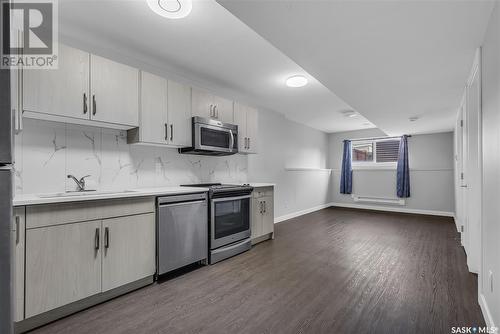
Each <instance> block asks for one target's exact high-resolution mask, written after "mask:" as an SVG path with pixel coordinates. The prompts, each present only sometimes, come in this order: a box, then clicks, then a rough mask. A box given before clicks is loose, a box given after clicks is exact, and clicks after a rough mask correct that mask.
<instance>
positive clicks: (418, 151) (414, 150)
mask: <svg viewBox="0 0 500 334" xmlns="http://www.w3.org/2000/svg"><path fill="white" fill-rule="evenodd" d="M384 135H385V134H384V133H383V132H382V131H380V130H378V129H369V130H359V131H350V132H342V133H334V134H331V135H330V138H329V145H330V162H329V166H330V168H332V169H333V171H332V201H333V202H334V203H337V204H339V205H349V206H357V205H358V204H359V205H361V206H371V207H377V208H386V209H387V208H392V209H394V210H399V211H405V210H410V211H413V212H422V213H426V212H427V213H436V214H445V215H450V216H451V215H453V212H454V206H455V203H454V179H453V175H454V166H453V133H452V132H446V133H435V134H425V135H414V136H412V137H411V138H409V139H408V145H409V162H410V183H411V197H410V198H407V199H406V204H405V205H404V206H399V205H394V204H392V205H386V204H378V203H361V202H359V203H358V202H354V200H353V199H352V197H351V195H344V194H340V191H339V188H340V171H341V165H342V150H343V143H342V141H343V140H344V139H355V138H368V137H377V136H384ZM353 194H356V195H360V196H372V197H385V198H397V196H396V170H395V168H393V169H388V168H386V169H369V170H366V169H363V170H356V169H354V171H353Z"/></svg>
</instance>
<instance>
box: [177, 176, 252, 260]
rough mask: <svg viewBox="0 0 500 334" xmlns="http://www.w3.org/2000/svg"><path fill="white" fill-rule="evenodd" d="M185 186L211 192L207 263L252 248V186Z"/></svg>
mask: <svg viewBox="0 0 500 334" xmlns="http://www.w3.org/2000/svg"><path fill="white" fill-rule="evenodd" d="M185 186H190V187H206V188H209V189H210V191H209V193H208V198H209V210H208V211H209V215H208V220H209V238H208V239H209V263H210V264H212V263H216V262H219V261H221V260H224V259H227V258H228V257H231V256H234V255H236V254H239V253H242V252H244V251H246V250H249V249H250V248H251V240H250V234H251V232H250V217H251V213H250V206H251V204H250V200H251V194H252V191H253V187H251V186H249V185H230V184H220V183H208V184H194V185H193V184H190V185H185Z"/></svg>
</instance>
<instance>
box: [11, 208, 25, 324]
mask: <svg viewBox="0 0 500 334" xmlns="http://www.w3.org/2000/svg"><path fill="white" fill-rule="evenodd" d="M12 221H13V225H12V258H13V261H12V263H13V270H12V276H13V277H12V282H13V285H14V286H13V290H12V291H13V292H14V314H13V317H14V321H21V320H23V319H24V245H25V242H24V241H25V231H26V230H25V228H26V221H25V210H24V207H19V208H14V219H13V220H12Z"/></svg>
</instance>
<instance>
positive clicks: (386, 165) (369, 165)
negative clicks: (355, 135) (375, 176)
mask: <svg viewBox="0 0 500 334" xmlns="http://www.w3.org/2000/svg"><path fill="white" fill-rule="evenodd" d="M388 140H395V138H387V139H385V138H382V139H367V140H359V141H352V142H351V165H352V169H354V170H356V169H358V170H363V169H387V170H394V169H396V168H397V166H398V163H397V161H394V162H377V145H376V143H377V142H381V141H388ZM354 143H356V144H371V145H372V147H373V161H354V160H352V149H353V147H354Z"/></svg>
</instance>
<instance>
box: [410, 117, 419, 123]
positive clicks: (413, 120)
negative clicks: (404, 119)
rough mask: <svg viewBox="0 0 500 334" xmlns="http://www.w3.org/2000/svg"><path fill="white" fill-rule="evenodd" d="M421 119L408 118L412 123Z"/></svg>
mask: <svg viewBox="0 0 500 334" xmlns="http://www.w3.org/2000/svg"><path fill="white" fill-rule="evenodd" d="M419 118H420V117H418V116H412V117H410V118H408V120H409V121H410V122H416V121H418V120H419Z"/></svg>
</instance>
